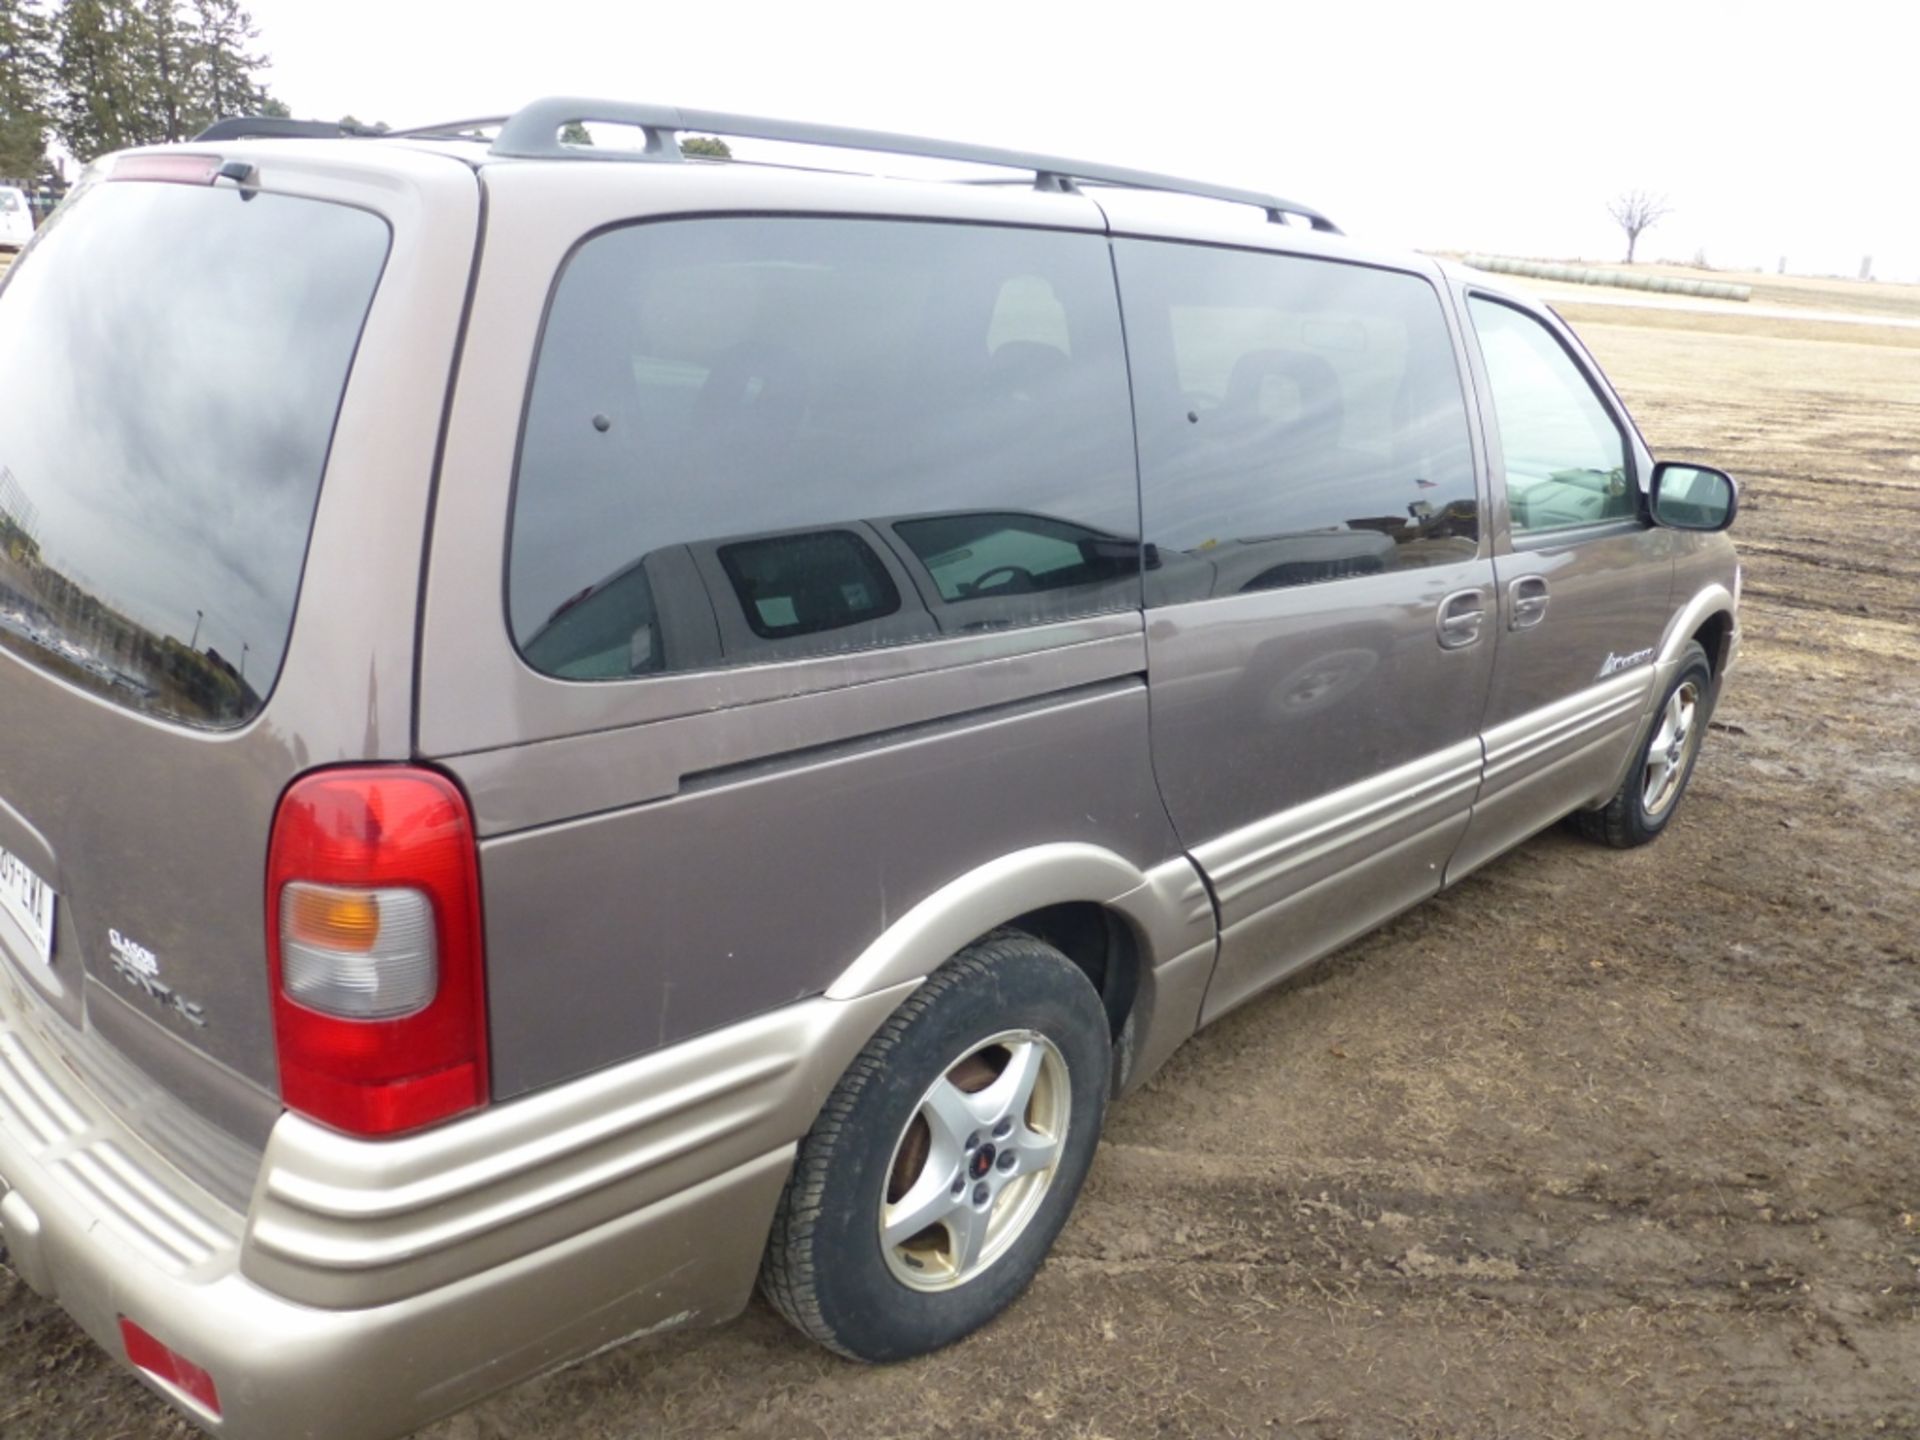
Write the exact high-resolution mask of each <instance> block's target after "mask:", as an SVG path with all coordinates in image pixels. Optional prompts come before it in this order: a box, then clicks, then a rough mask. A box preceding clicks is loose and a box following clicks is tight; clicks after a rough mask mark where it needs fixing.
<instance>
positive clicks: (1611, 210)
mask: <svg viewBox="0 0 1920 1440" xmlns="http://www.w3.org/2000/svg"><path fill="white" fill-rule="evenodd" d="M1607 213H1608V214H1609V215H1611V216H1612V217H1613V223H1614V224H1616V225H1618V226H1619V227H1620V228H1621V229H1622V230H1624V231H1626V232H1627V264H1629V265H1631V264H1632V263H1633V248H1634V246H1636V245H1638V244H1639V243H1640V237H1641V236H1642V235H1643V234H1645V233H1646V232H1647V231H1649V230H1651V229H1652V228H1653V227H1654V226H1656V225H1658V224H1659V223H1660V222H1661V221H1662V220H1664V219H1666V218H1667V216H1669V215H1671V214H1672V213H1673V207H1672V206H1671V205H1669V204H1668V203H1667V197H1666V196H1664V195H1653V194H1649V193H1648V192H1647V191H1645V190H1629V191H1627V192H1626V194H1624V195H1620V196H1617V197H1616V198H1615V199H1613V200H1612V201H1610V202H1609V203H1608V205H1607Z"/></svg>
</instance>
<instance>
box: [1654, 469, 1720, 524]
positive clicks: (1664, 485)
mask: <svg viewBox="0 0 1920 1440" xmlns="http://www.w3.org/2000/svg"><path fill="white" fill-rule="evenodd" d="M1651 500H1652V508H1653V518H1654V520H1655V522H1656V523H1658V524H1661V525H1666V526H1670V527H1671V528H1673V529H1675V530H1724V529H1726V528H1727V527H1728V526H1729V525H1731V524H1733V517H1734V516H1735V515H1736V514H1738V513H1739V510H1740V487H1739V486H1738V485H1736V484H1734V482H1733V477H1732V476H1731V475H1729V474H1727V472H1726V471H1724V470H1715V469H1714V468H1713V467H1712V466H1710V465H1687V464H1683V463H1681V462H1679V461H1674V460H1662V461H1661V462H1660V463H1659V464H1658V465H1656V466H1654V467H1653V494H1652V496H1651Z"/></svg>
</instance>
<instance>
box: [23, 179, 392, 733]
mask: <svg viewBox="0 0 1920 1440" xmlns="http://www.w3.org/2000/svg"><path fill="white" fill-rule="evenodd" d="M387 240H388V232H387V227H386V223H385V222H384V221H382V220H380V219H378V218H377V217H375V216H373V215H370V214H367V213H366V212H364V211H360V210H353V209H349V208H347V207H345V206H341V205H332V204H326V203H322V202H320V201H315V200H303V199H293V198H290V197H287V196H282V195H269V194H256V195H253V196H252V197H251V198H248V199H242V198H241V196H240V195H239V193H238V192H236V191H235V190H234V189H232V188H230V187H221V188H218V189H216V188H214V187H211V186H195V185H170V184H149V183H136V182H127V183H118V182H113V183H106V184H96V185H94V186H93V187H92V188H90V189H88V190H86V191H85V192H84V193H82V194H78V195H76V196H75V197H73V198H72V199H71V200H70V202H69V203H68V204H67V206H66V207H65V208H64V209H63V210H62V211H61V212H60V214H59V216H58V218H56V219H55V220H52V221H50V222H49V223H48V226H47V228H46V229H45V230H43V231H42V232H41V236H40V239H39V242H38V244H37V245H36V246H35V248H34V250H33V252H32V254H31V255H30V256H29V257H28V258H27V259H25V260H24V261H22V262H20V263H19V264H17V265H16V266H15V267H14V270H13V271H12V273H11V274H9V275H8V277H7V282H6V287H5V289H4V290H0V645H4V646H5V647H7V648H8V649H10V650H12V651H13V652H15V653H16V654H19V655H22V656H24V657H26V658H27V659H28V660H30V661H32V662H33V663H34V664H36V665H38V666H40V667H42V668H44V669H46V670H49V671H51V672H53V673H54V674H56V675H58V676H60V677H61V678H62V679H65V680H67V681H70V682H72V683H73V684H76V685H79V686H81V687H83V688H85V689H88V690H90V691H93V692H94V693H96V694H99V695H104V696H107V697H110V698H111V699H113V700H115V701H117V702H118V703H120V704H122V705H125V706H127V707H128V708H130V709H135V710H141V711H145V712H147V713H150V714H154V715H158V716H162V717H164V718H167V719H170V720H177V721H181V722H184V723H186V724H191V725H198V726H208V727H221V726H230V725H238V724H241V723H243V722H245V721H246V720H248V719H250V718H251V717H252V716H253V715H254V714H255V713H256V712H258V710H259V709H260V707H261V705H262V704H263V703H264V701H265V697H266V695H267V693H268V692H269V691H270V690H271V689H272V688H273V683H274V680H275V678H276V677H277V676H278V674H279V672H280V662H281V658H282V656H283V655H284V653H285V651H286V647H287V640H288V636H289V633H290V631H291V629H292V624H293V608H294V598H295V595H296V593H297V592H298V590H299V587H300V572H301V568H302V566H303V564H304V561H305V556H306V548H307V536H308V532H309V530H310V529H311V526H312V522H313V509H314V502H315V499H316V497H317V496H318V493H319V488H320V477H321V472H322V471H323V470H324V469H325V468H326V459H327V449H328V446H329V444H330V443H331V440H332V435H333V425H334V418H335V415H336V413H337V412H338V410H339V406H340V397H341V393H342V391H343V390H344V388H345V385H346V379H347V371H348V367H349V366H350V365H351V363H352V360H353V352H354V347H355V345H356V344H357V343H358V340H359V335H360V327H361V324H362V322H363V320H364V319H365V317H366V313H367V307H368V305H369V304H370V303H371V301H372V298H373V292H374V288H375V286H376V285H377V284H378V282H379V277H380V270H381V267H382V266H383V265H384V264H385V260H386V253H387Z"/></svg>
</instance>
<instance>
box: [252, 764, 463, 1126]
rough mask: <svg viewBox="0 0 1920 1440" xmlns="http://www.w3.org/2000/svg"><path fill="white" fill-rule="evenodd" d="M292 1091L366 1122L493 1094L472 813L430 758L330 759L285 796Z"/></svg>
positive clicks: (285, 1037) (392, 1120) (274, 891)
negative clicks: (334, 763) (425, 764)
mask: <svg viewBox="0 0 1920 1440" xmlns="http://www.w3.org/2000/svg"><path fill="white" fill-rule="evenodd" d="M267 954H268V960H269V965H270V967H271V972H272V983H273V1024H274V1040H275V1043H276V1045H277V1047H278V1050H279V1056H280V1096H281V1098H282V1099H283V1100H285V1101H286V1103H287V1105H288V1106H289V1107H290V1108H292V1109H294V1110H298V1111H299V1112H301V1113H302V1114H304V1115H307V1116H310V1117H311V1118H313V1119H315V1120H319V1121H321V1122H323V1123H325V1124H328V1125H332V1126H335V1127H337V1128H339V1129H341V1130H346V1131H350V1132H352V1133H353V1134H356V1135H393V1134H398V1133H400V1132H401V1131H405V1130H416V1129H419V1128H420V1127H421V1126H423V1125H431V1124H433V1123H434V1122H436V1121H439V1120H445V1119H447V1118H448V1117H450V1116H453V1115H458V1114H460V1113H461V1112H462V1111H466V1110H472V1109H476V1108H478V1107H479V1106H481V1105H484V1104H485V1103H486V1101H487V1003H486V984H485V955H484V953H483V947H482V943H481V931H480V876H479V869H478V858H477V852H476V849H475V843H474V833H473V816H472V813H471V812H470V811H469V810H468V808H467V801H466V797H465V796H464V795H462V794H461V793H460V791H459V789H458V787H456V786H455V785H454V784H453V782H452V781H451V780H448V779H447V778H446V777H445V776H444V775H438V774H435V773H434V772H432V771H430V770H419V769H413V768H410V767H405V766H367V767H363V768H356V769H343V770H318V771H315V772H314V773H313V774H311V775H306V776H303V777H302V778H301V779H299V780H297V781H295V782H294V783H293V785H292V786H291V787H290V788H289V789H288V791H287V793H286V794H285V795H284V796H282V797H281V800H280V811H279V814H278V815H276V816H275V817H274V822H273V841H272V844H271V846H270V848H269V850H268V856H267Z"/></svg>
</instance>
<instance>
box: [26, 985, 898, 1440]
mask: <svg viewBox="0 0 1920 1440" xmlns="http://www.w3.org/2000/svg"><path fill="white" fill-rule="evenodd" d="M911 988H912V987H911V986H905V987H900V988H899V991H898V992H896V991H893V990H889V991H885V992H881V993H880V994H878V995H873V996H867V997H863V998H862V999H861V1000H857V1001H845V1002H842V1001H831V1000H825V999H820V1000H812V1001H806V1002H803V1003H801V1004H798V1005H793V1006H789V1007H786V1008H785V1009H784V1010H781V1011H778V1012H775V1013H774V1014H772V1015H769V1016H763V1017H760V1018H758V1019H756V1020H753V1021H748V1022H744V1023H743V1024H741V1025H736V1026H731V1027H728V1029H726V1030H723V1031H720V1032H717V1033H716V1034H715V1035H712V1036H709V1037H703V1038H701V1039H699V1040H695V1041H691V1042H688V1043H687V1044H685V1045H680V1046H675V1047H673V1048H672V1049H670V1050H666V1051H662V1052H659V1053H658V1054H655V1055H651V1056H646V1057H643V1058H642V1059H640V1060H637V1061H634V1062H630V1063H629V1064H627V1065H624V1066H619V1067H615V1068H614V1069H612V1070H610V1071H606V1072H602V1073H600V1074H597V1075H595V1076H592V1077H589V1078H587V1079H584V1080H581V1081H578V1082H575V1083H573V1084H570V1085H565V1086H561V1087H558V1088H556V1089H555V1090H552V1091H547V1092H543V1093H541V1094H538V1095H534V1096H529V1097H527V1098H526V1099H523V1100H519V1101H515V1102H513V1103H512V1104H508V1105H502V1106H497V1107H494V1108H492V1109H489V1110H486V1111H482V1112H480V1113H479V1114H478V1115H476V1116H474V1117H472V1118H470V1119H467V1120H463V1121H459V1122H455V1123H454V1124H451V1125H447V1126H442V1127H440V1128H439V1129H436V1130H431V1131H427V1132H425V1133H424V1134H421V1135H417V1136H409V1137H406V1138H404V1139H401V1140H398V1141H383V1142H368V1141H356V1140H351V1139H348V1138H347V1137H345V1136H341V1135H338V1134H335V1133H333V1132H330V1131H326V1130H323V1129H321V1128H320V1127H318V1126H315V1125H312V1124H310V1123H309V1122H306V1121H304V1120H301V1119H299V1118H298V1117H296V1116H291V1115H289V1116H284V1117H283V1118H282V1119H281V1121H280V1122H279V1124H278V1126H277V1127H276V1129H275V1131H274V1134H273V1137H272V1139H271V1140H270V1141H269V1144H268V1148H267V1152H266V1155H265V1156H264V1157H263V1161H262V1169H261V1175H260V1178H259V1180H258V1182H257V1184H256V1186H255V1191H254V1198H253V1202H252V1205H251V1207H250V1211H249V1215H248V1216H246V1217H242V1216H238V1215H235V1214H233V1213H232V1212H231V1211H224V1210H223V1209H222V1208H221V1207H220V1206H219V1205H218V1204H217V1202H214V1201H211V1200H210V1199H209V1198H208V1197H207V1196H205V1195H204V1193H202V1192H200V1191H198V1190H197V1188H196V1187H194V1186H192V1185H191V1183H190V1182H188V1181H186V1180H185V1179H184V1177H182V1176H180V1175H179V1174H178V1172H176V1171H173V1170H172V1169H171V1168H170V1167H168V1166H167V1165H166V1164H165V1162H164V1161H161V1160H160V1159H159V1158H158V1157H157V1156H156V1155H154V1154H153V1152H152V1151H150V1150H148V1149H147V1147H146V1146H145V1145H144V1144H143V1143H142V1142H141V1141H140V1140H139V1138H138V1137H137V1136H136V1135H134V1134H133V1133H131V1132H130V1131H129V1130H127V1129H126V1128H125V1126H123V1125H122V1124H121V1123H120V1122H119V1121H118V1120H117V1119H116V1118H115V1117H114V1116H113V1115H112V1114H110V1113H109V1112H108V1111H107V1110H106V1109H105V1108H104V1107H103V1106H102V1105H101V1104H100V1103H99V1102H98V1101H97V1100H96V1099H95V1098H94V1097H93V1096H92V1095H91V1094H90V1093H89V1092H88V1091H86V1090H85V1088H84V1087H82V1086H80V1085H79V1084H78V1083H77V1082H76V1080H75V1078H74V1076H73V1074H72V1072H71V1071H70V1070H69V1069H68V1068H67V1067H66V1066H64V1065H63V1064H61V1063H60V1061H59V1058H58V1054H57V1052H56V1050H55V1048H54V1046H53V1042H52V1041H51V1040H50V1038H49V1036H48V1034H47V1033H45V1032H43V1031H42V1030H41V1029H40V1028H39V1026H38V1025H37V1023H36V1022H35V1020H34V1018H33V1016H32V1015H31V1013H30V1003H31V1002H29V1001H27V1000H26V999H25V997H23V996H22V995H21V994H20V993H19V991H18V989H17V987H15V986H14V985H13V984H12V982H11V981H10V980H9V979H7V978H6V977H5V976H4V975H0V1194H3V1195H4V1198H0V1243H4V1244H5V1246H6V1247H7V1248H8V1250H9V1251H10V1252H11V1259H10V1261H9V1263H10V1264H11V1265H12V1267H13V1268H14V1270H15V1272H16V1273H17V1274H19V1275H20V1276H21V1278H22V1279H23V1280H25V1281H27V1282H28V1283H29V1284H30V1285H31V1286H32V1287H33V1288H34V1289H35V1290H37V1291H39V1292H40V1293H42V1294H45V1295H47V1296H49V1297H50V1298H52V1299H54V1300H56V1301H57V1302H58V1303H59V1304H60V1305H61V1306H62V1307H63V1308H64V1309H65V1310H66V1311H67V1312H68V1313H69V1314H70V1315H71V1316H72V1317H73V1318H74V1319H75V1320H76V1321H77V1322H78V1323H79V1324H80V1325H81V1327H82V1328H83V1329H85V1330H86V1331H87V1332H88V1334H90V1335H91V1336H92V1337H93V1338H94V1339H95V1340H96V1341H98V1342H99V1343H100V1344H101V1345H102V1346H103V1347H105V1348H106V1349H107V1350H108V1352H109V1353H110V1354H113V1355H114V1356H116V1357H117V1358H122V1357H123V1356H124V1350H123V1344H122V1340H121V1336H120V1330H119V1322H120V1319H121V1317H122V1316H124V1317H126V1318H128V1319H130V1320H132V1321H134V1322H135V1323H136V1324H138V1325H140V1326H141V1327H142V1328H144V1329H145V1330H147V1331H148V1332H149V1333H151V1334H152V1335H153V1336H154V1337H155V1338H157V1339H158V1340H159V1341H160V1342H161V1343H162V1344H163V1345H165V1346H167V1347H168V1348H170V1349H172V1350H173V1351H175V1352H176V1353H177V1354H179V1355H181V1356H183V1357H184V1358H185V1359H187V1360H188V1361H190V1362H191V1363H192V1364H194V1365H196V1366H198V1367H200V1368H201V1369H203V1370H205V1371H206V1372H207V1373H208V1374H209V1375H210V1376H211V1378H212V1380H213V1384H214V1387H215V1389H216V1390H217V1392H218V1397H219V1403H220V1413H219V1415H218V1416H215V1415H213V1414H211V1413H209V1412H208V1411H206V1410H205V1409H203V1408H201V1407H200V1406H199V1405H197V1404H196V1403H195V1402H194V1400H193V1399H192V1398H191V1397H190V1396H188V1395H186V1394H185V1393H184V1392H183V1391H181V1390H179V1389H178V1388H176V1387H175V1386H174V1385H172V1384H170V1383H168V1382H167V1381H164V1380H161V1379H159V1378H157V1377H155V1376H152V1375H150V1374H147V1373H146V1372H142V1371H136V1372H135V1373H137V1374H139V1375H140V1378H141V1379H142V1380H143V1381H145V1382H146V1383H147V1384H148V1385H149V1386H150V1387H152V1388H153V1389H155V1390H157V1391H158V1392H160V1393H161V1394H162V1395H164V1396H165V1397H166V1398H167V1399H168V1400H169V1401H171V1402H172V1403H173V1404H174V1405H176V1406H177V1407H178V1408H180V1409H181V1410H182V1411H184V1412H186V1413H188V1414H190V1415H191V1416H192V1417H193V1418H194V1419H195V1420H196V1421H198V1422H199V1423H200V1424H201V1425H202V1426H203V1427H205V1428H207V1429H208V1430H211V1431H213V1432H215V1433H217V1434H221V1435H230V1436H237V1437H242V1440H246V1437H254V1436H260V1437H268V1436H271V1437H283V1436H290V1435H299V1436H304V1437H308V1440H380V1437H389V1436H395V1435H400V1434H404V1433H406V1432H408V1431H410V1430H413V1429H415V1428H417V1427H418V1426H420V1425H423V1424H425V1423H427V1422H428V1421H430V1420H433V1419H435V1418H437V1417H439V1416H442V1415H445V1414H448V1413H450V1412H451V1411H454V1410H457V1409H459V1408H460V1407H461V1406H463V1405H466V1404H468V1403H470V1402H471V1401H473V1400H475V1399H478V1398H479V1397H480V1396H482V1395H484V1394H487V1393H489V1392H491V1391H493V1390H497V1389H499V1388H501V1387H502V1386H505V1385H509V1384H512V1383H513V1382H515V1381H517V1380H519V1379H522V1378H524V1377H526V1376H529V1375H532V1374H535V1373H538V1372H539V1371H542V1370H545V1369H549V1368H551V1367H553V1366H554V1365H557V1364H561V1363H563V1362H565V1361H567V1360H570V1359H574V1358H577V1357H580V1356H584V1355H587V1354H590V1353H592V1352H593V1351H594V1350H596V1349H599V1348H602V1347H606V1346H609V1345H613V1344H616V1343H618V1342H620V1341H622V1340H625V1339H629V1338H635V1337H637V1336H639V1335H642V1334H647V1333H651V1332H655V1331H662V1330H667V1329H672V1328H677V1327H679V1326H684V1325H693V1324H712V1323H717V1322H719V1321H722V1320H725V1319H728V1318H730V1317H731V1316H733V1315H734V1314H736V1313H738V1311H739V1310H740V1309H741V1308H742V1306H744V1304H745V1303H746V1300H747V1298H748V1296H749V1295H750V1293H751V1290H752V1285H753V1281H754V1276H755V1274H756V1272H757V1270H758V1267H759V1261H760V1252H761V1250H762V1248H763V1246H764V1242H765V1237H766V1233H767V1228H768V1224H769V1222H770V1220H771V1217H772V1213H773V1209H774V1206H775V1204H776V1203H777V1201H778V1198H779V1193H780V1188H781V1186H782V1184H783V1183H784V1181H785V1179H786V1175H787V1173H788V1170H789V1168H790V1167H791V1163H792V1157H793V1151H794V1143H795V1141H796V1140H797V1138H798V1136H800V1135H801V1134H803V1133H804V1132H805V1130H806V1128H807V1126H808V1124H810V1123H811V1119H812V1115H813V1114H814V1112H815V1111H816V1110H817V1108H818V1105H819V1103H820V1101H821V1100H823V1099H824V1097H825V1094H826V1091H827V1089H829V1088H830V1087H831V1085H832V1083H833V1081H834V1079H835V1078H837V1076H838V1075H839V1073H840V1071H841V1070H842V1069H844V1068H845V1065H846V1063H847V1061H848V1059H850V1058H851V1054H853V1053H857V1051H858V1049H859V1047H860V1046H861V1045H862V1044H864V1043H865V1040H866V1037H867V1035H869V1034H870V1033H871V1031H872V1028H873V1027H874V1026H877V1025H878V1023H879V1021H880V1019H881V1018H883V1017H884V1016H885V1015H886V1014H887V1013H888V1012H889V1011H890V1010H891V1009H892V1008H893V1006H894V1005H895V1004H897V1003H898V1000H899V998H900V994H901V993H904V991H906V990H910V989H911ZM849 1047H850V1048H849ZM89 1176H91V1177H92V1183H89V1179H88V1177H89Z"/></svg>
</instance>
